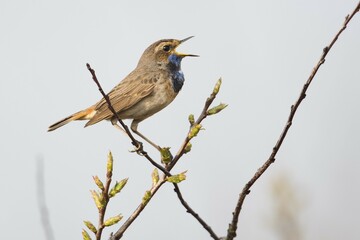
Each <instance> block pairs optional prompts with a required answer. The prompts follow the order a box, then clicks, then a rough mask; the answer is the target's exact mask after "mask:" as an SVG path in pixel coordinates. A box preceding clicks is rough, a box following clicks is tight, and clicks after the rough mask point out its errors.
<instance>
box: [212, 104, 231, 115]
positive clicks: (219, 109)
mask: <svg viewBox="0 0 360 240" xmlns="http://www.w3.org/2000/svg"><path fill="white" fill-rule="evenodd" d="M227 106H228V105H227V104H224V103H220V104H219V105H217V106H216V107H213V108H211V109H209V110H208V111H207V115H213V114H217V113H218V112H220V111H221V110H223V109H224V108H226V107H227Z"/></svg>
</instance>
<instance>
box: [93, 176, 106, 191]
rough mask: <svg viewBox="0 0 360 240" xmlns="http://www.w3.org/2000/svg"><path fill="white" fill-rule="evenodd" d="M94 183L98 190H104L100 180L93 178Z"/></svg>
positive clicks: (96, 177)
mask: <svg viewBox="0 0 360 240" xmlns="http://www.w3.org/2000/svg"><path fill="white" fill-rule="evenodd" d="M93 179H94V182H95V184H96V185H97V186H98V187H99V188H100V190H101V191H104V190H105V187H104V184H103V183H102V181H101V180H100V178H99V177H98V176H93Z"/></svg>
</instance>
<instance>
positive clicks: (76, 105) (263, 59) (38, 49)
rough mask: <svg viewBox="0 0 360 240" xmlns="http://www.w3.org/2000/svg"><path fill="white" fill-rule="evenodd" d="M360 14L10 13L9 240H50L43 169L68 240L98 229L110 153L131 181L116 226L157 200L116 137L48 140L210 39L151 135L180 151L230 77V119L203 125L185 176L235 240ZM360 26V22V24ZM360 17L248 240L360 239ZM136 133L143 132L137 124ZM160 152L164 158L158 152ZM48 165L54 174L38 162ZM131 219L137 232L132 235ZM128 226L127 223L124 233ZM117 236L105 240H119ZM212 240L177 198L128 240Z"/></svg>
mask: <svg viewBox="0 0 360 240" xmlns="http://www.w3.org/2000/svg"><path fill="white" fill-rule="evenodd" d="M356 4H357V1H353V0H352V1H348V0H346V1H344V0H315V1H310V0H303V1H265V0H260V1H213V2H210V1H207V2H205V1H190V0H184V1H178V2H171V1H162V0H161V1H160V0H156V1H93V0H87V1H84V0H80V1H69V0H64V1H44V0H32V1H6V0H5V1H1V3H0V29H1V33H2V36H1V38H0V52H1V55H0V69H1V74H0V78H1V79H0V101H1V103H2V109H3V110H4V111H3V112H2V114H1V116H2V117H1V118H0V132H1V134H0V141H1V145H0V159H1V160H0V161H1V162H0V163H1V168H0V188H1V190H2V194H1V200H0V203H1V204H0V212H1V215H0V226H1V229H2V238H3V239H7V240H12V239H24V238H27V239H38V240H41V239H45V235H44V231H43V227H42V224H41V218H40V211H39V189H38V186H39V185H38V184H37V180H36V175H37V168H40V169H41V166H43V174H44V193H45V201H46V204H47V207H48V210H49V217H50V222H51V225H52V229H53V234H54V236H55V239H81V238H82V237H81V229H82V228H84V225H83V222H82V221H83V220H90V221H92V222H94V223H95V222H97V210H96V207H95V204H94V203H93V200H92V199H91V195H90V192H89V190H90V189H94V188H95V185H94V183H93V180H92V176H93V175H99V177H100V178H102V179H104V176H105V168H106V167H105V166H106V158H107V154H108V152H109V150H111V151H112V152H113V155H114V159H115V162H114V164H115V168H114V180H115V179H119V180H120V179H122V178H125V177H129V181H128V184H127V186H126V187H125V188H124V189H123V191H122V193H121V194H120V195H119V196H118V197H116V198H114V199H113V200H112V201H111V202H110V207H109V210H108V215H107V216H113V215H116V214H118V213H122V214H123V215H124V218H125V219H126V218H127V217H128V216H130V215H131V213H132V212H133V211H134V210H135V208H136V207H137V206H138V204H139V203H140V201H141V198H142V196H143V194H144V192H145V191H146V190H147V189H149V188H150V187H151V172H152V170H153V167H152V166H151V165H150V164H149V163H148V162H147V161H146V160H145V159H144V158H141V157H139V156H137V155H136V154H132V153H129V152H128V150H131V149H132V145H131V144H130V141H129V139H128V138H126V137H125V136H124V135H123V134H121V133H119V132H118V131H116V130H115V129H114V128H113V127H112V126H111V124H110V123H108V122H102V123H99V124H97V125H95V126H92V127H89V128H86V129H84V128H83V125H84V124H85V122H76V123H72V124H69V125H68V126H65V127H64V128H61V129H59V130H57V131H55V132H51V133H48V132H46V130H47V127H48V126H49V125H50V124H52V123H54V122H56V121H58V120H60V119H62V118H64V117H66V116H68V115H69V114H72V113H73V112H76V111H78V110H80V109H83V108H85V107H88V106H90V105H92V104H93V103H95V102H97V101H98V100H99V99H100V98H101V96H100V93H99V92H98V90H97V87H96V86H95V84H94V83H93V81H92V80H91V76H90V74H89V72H88V71H87V69H86V67H85V64H86V63H90V64H91V66H92V67H93V68H94V69H95V70H96V73H97V76H98V78H99V80H100V81H101V83H102V86H103V88H104V89H105V91H109V90H110V89H111V88H112V87H113V86H114V85H116V84H117V83H118V82H119V81H120V80H122V79H123V77H125V76H126V75H127V74H128V73H129V72H130V71H131V70H132V69H134V67H135V66H136V64H137V61H138V59H139V57H140V56H141V54H142V52H143V51H144V50H145V48H146V47H147V46H148V45H150V44H151V43H153V42H155V41H157V40H159V39H162V38H177V39H182V38H185V37H188V36H192V35H195V36H196V37H195V38H193V39H191V40H190V41H188V42H186V44H184V45H182V46H181V49H180V51H182V52H186V53H193V54H199V55H200V56H201V57H200V58H189V59H184V61H183V64H182V69H183V72H184V74H185V77H186V81H185V85H184V87H183V89H182V91H181V93H180V94H179V95H178V97H177V98H176V99H175V101H174V102H173V103H172V104H171V105H170V106H169V107H167V108H166V109H164V110H163V111H161V112H160V113H158V114H157V115H155V116H153V117H152V118H149V119H148V120H146V121H144V122H143V123H142V124H140V126H139V130H140V131H141V132H142V133H144V134H145V135H146V136H148V137H149V138H151V139H152V140H154V141H155V142H156V143H158V144H159V145H161V146H169V147H171V150H172V151H173V152H176V151H177V149H178V148H179V146H180V145H181V143H182V141H183V139H184V138H185V136H186V133H187V130H188V121H187V117H188V115H189V114H190V113H193V114H195V116H198V115H199V113H200V112H201V110H202V107H203V104H204V102H205V99H206V97H207V96H208V95H209V94H210V93H211V91H212V89H213V86H214V84H215V82H216V81H217V79H218V78H219V77H222V78H223V85H222V89H221V91H220V93H219V95H218V98H217V99H216V100H215V102H214V104H218V103H220V102H224V103H227V104H229V106H228V108H227V109H225V110H224V111H223V112H221V113H219V114H218V115H215V116H212V117H209V118H207V119H205V121H204V122H203V126H204V128H205V129H206V130H205V131H201V132H200V134H199V135H198V137H197V138H196V139H194V140H193V141H192V143H193V149H192V151H191V152H190V153H189V154H187V155H185V156H184V157H183V158H182V159H181V161H180V162H179V163H178V164H177V166H176V168H175V169H174V171H173V173H179V172H182V171H184V170H188V173H187V180H186V181H185V182H182V183H181V184H180V188H181V189H182V192H183V195H184V198H185V199H186V200H187V201H188V203H189V204H190V206H192V207H193V208H194V209H195V211H197V212H198V213H199V214H200V216H201V217H203V219H204V220H205V221H206V222H207V223H208V224H209V225H210V226H211V227H212V228H213V229H214V231H215V232H216V233H217V234H218V235H219V236H224V235H225V234H226V230H227V227H228V224H229V222H230V220H231V216H232V215H231V212H232V211H233V210H234V207H235V203H236V201H237V197H238V194H239V192H240V191H241V189H242V188H243V186H244V184H245V183H246V182H247V181H248V180H249V179H250V178H251V176H252V175H253V174H254V172H255V171H256V170H257V169H258V168H259V167H260V166H261V164H262V163H263V162H264V161H265V160H266V159H267V158H268V156H269V155H270V153H271V150H272V147H273V146H274V144H275V142H276V140H277V139H278V137H279V135H280V132H281V130H282V128H283V126H284V124H285V122H286V119H287V116H288V114H289V111H290V106H291V104H293V103H294V101H295V100H296V98H297V97H298V94H299V93H300V90H301V88H302V86H303V84H304V82H305V81H306V80H307V78H308V76H309V74H310V72H311V70H312V68H313V66H314V65H315V64H316V62H317V61H318V59H319V58H320V55H321V53H322V49H323V48H324V47H325V46H326V45H327V44H328V43H329V42H330V40H331V39H332V38H333V36H334V35H335V34H336V32H337V31H338V30H339V29H340V27H341V25H342V23H343V21H344V18H345V16H346V15H347V14H348V13H350V12H351V11H352V10H353V9H354V7H355V5H356ZM358 15H359V14H358ZM359 43H360V16H355V18H354V19H353V21H352V22H351V23H350V25H349V26H348V29H346V31H345V32H344V34H343V35H341V37H340V39H339V40H338V42H337V43H336V45H335V46H334V48H333V49H332V50H331V52H330V53H329V55H328V57H327V59H326V62H325V64H324V65H323V66H322V67H321V69H320V71H319V72H318V74H317V76H316V77H315V79H314V82H313V84H312V85H311V87H310V89H309V91H308V94H307V98H306V99H305V100H304V102H303V104H302V105H301V106H300V108H299V111H298V113H297V115H296V117H295V120H294V122H293V126H292V128H291V129H290V132H289V134H288V136H287V138H286V140H285V142H284V144H283V146H282V148H281V150H280V151H279V153H278V156H277V158H276V162H275V163H274V164H273V165H272V166H271V167H270V169H268V171H267V172H266V173H265V174H264V175H263V176H262V177H261V178H260V180H259V181H258V182H257V183H256V184H255V186H254V187H253V188H252V191H251V194H250V195H249V196H248V197H247V198H246V200H245V203H244V206H243V210H242V213H241V215H240V219H239V226H238V239H255V240H256V239H270V240H271V239H296V240H298V239H309V240H312V239H317V240H319V239H327V240H332V239H334V240H335V239H359V238H360V228H359V220H358V218H359V214H360V206H359V204H358V203H359V202H360V188H359V182H360V176H359V172H360V161H359V160H360V148H359V143H360V125H359V122H360V98H359V92H360V81H359V80H360V67H359V62H360V54H359V53H360V44H359ZM126 123H129V122H128V121H126ZM145 149H146V150H147V151H148V152H149V154H150V155H151V156H153V157H154V158H155V159H158V157H159V156H158V153H157V152H156V151H155V150H154V149H153V148H152V147H151V146H149V145H147V144H145ZM40 160H42V165H41V163H39V162H38V161H40ZM125 219H124V220H125ZM124 220H123V221H122V222H121V223H123V222H124ZM115 230H116V227H112V228H109V229H108V230H107V231H105V233H104V238H103V239H107V238H108V236H109V234H110V231H115ZM169 238H171V239H175V240H176V239H210V236H209V235H208V233H207V232H206V231H205V230H204V229H203V228H202V227H201V226H200V225H199V224H198V222H197V221H196V220H195V219H194V218H193V217H192V216H190V215H189V214H187V213H186V212H185V209H184V208H183V207H182V206H181V205H180V202H179V200H178V199H177V197H176V195H175V193H174V192H173V187H172V185H170V184H166V185H165V186H164V187H163V188H162V189H161V190H160V191H159V192H158V193H157V194H156V196H155V197H154V198H153V200H152V201H151V202H150V204H149V205H148V207H147V208H146V209H145V210H144V211H143V213H142V214H141V216H140V217H139V219H138V220H136V221H135V222H134V223H133V225H131V227H130V228H129V229H128V231H127V232H126V234H125V235H124V237H123V239H169Z"/></svg>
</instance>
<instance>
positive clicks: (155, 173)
mask: <svg viewBox="0 0 360 240" xmlns="http://www.w3.org/2000/svg"><path fill="white" fill-rule="evenodd" d="M151 179H152V184H153V186H155V185H156V184H157V183H158V182H159V171H158V170H157V168H155V169H154V171H153V172H152V174H151Z"/></svg>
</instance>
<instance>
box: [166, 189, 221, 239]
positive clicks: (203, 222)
mask: <svg viewBox="0 0 360 240" xmlns="http://www.w3.org/2000/svg"><path fill="white" fill-rule="evenodd" d="M173 185H174V191H175V192H176V194H177V196H178V198H179V200H180V202H181V204H182V205H183V206H184V207H185V208H186V211H187V212H188V213H190V214H191V215H192V216H193V217H194V218H195V219H196V220H198V222H199V223H200V224H201V226H203V227H204V228H205V229H206V231H207V232H208V233H209V234H210V236H211V237H212V238H213V239H215V240H219V237H218V236H217V235H216V233H215V232H214V231H213V230H212V229H211V227H210V226H209V225H207V223H206V222H205V221H204V220H203V219H202V218H201V217H200V216H199V214H197V213H196V212H195V211H194V210H193V209H192V208H191V207H190V206H189V204H188V203H187V202H186V201H185V199H184V198H183V196H182V194H181V191H180V188H179V186H178V184H176V183H174V184H173Z"/></svg>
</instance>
